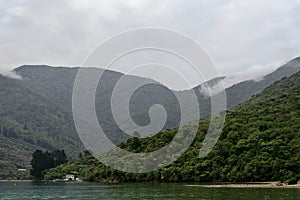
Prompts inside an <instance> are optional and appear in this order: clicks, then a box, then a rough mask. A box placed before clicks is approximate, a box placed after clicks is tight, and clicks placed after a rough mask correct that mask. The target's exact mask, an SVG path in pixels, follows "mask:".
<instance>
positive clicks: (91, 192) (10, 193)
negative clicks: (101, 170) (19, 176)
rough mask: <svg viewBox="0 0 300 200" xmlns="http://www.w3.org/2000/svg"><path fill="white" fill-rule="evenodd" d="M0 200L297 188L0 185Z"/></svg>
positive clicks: (291, 195) (201, 195) (225, 195)
mask: <svg viewBox="0 0 300 200" xmlns="http://www.w3.org/2000/svg"><path fill="white" fill-rule="evenodd" d="M0 199H1V200H7V199H11V200H19V199H22V200H27V199H28V200H31V199H80V200H81V199H108V200H111V199H159V200H164V199H167V200H171V199H180V200H184V199H203V200H204V199H210V200H219V199H224V200H225V199H226V200H227V199H232V200H240V199H246V200H247V199H255V200H260V199H272V200H273V199H281V200H285V199H292V200H300V189H296V188H224V187H191V185H190V184H172V183H165V184H158V183H119V184H104V183H33V182H27V183H26V182H22V183H21V182H19V183H17V185H16V186H14V184H13V183H12V182H0Z"/></svg>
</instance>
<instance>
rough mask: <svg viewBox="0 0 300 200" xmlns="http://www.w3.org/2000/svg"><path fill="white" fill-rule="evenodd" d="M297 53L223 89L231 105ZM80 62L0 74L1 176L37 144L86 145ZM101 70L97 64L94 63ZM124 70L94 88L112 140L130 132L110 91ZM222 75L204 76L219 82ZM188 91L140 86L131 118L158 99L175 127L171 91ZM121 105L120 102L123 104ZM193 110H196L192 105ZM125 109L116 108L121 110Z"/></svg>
mask: <svg viewBox="0 0 300 200" xmlns="http://www.w3.org/2000/svg"><path fill="white" fill-rule="evenodd" d="M299 60H300V58H295V59H293V60H292V61H290V62H288V63H287V64H286V65H283V66H282V67H280V68H279V69H277V70H276V71H275V72H272V73H271V74H269V75H267V76H265V77H264V78H263V79H262V80H260V81H244V82H241V83H237V84H236V85H233V86H232V87H230V88H228V89H226V93H227V103H228V106H229V107H232V106H235V105H237V104H239V103H241V102H244V101H245V100H247V99H249V98H250V97H251V96H252V95H254V94H257V93H260V92H261V91H262V90H263V89H264V88H266V87H267V86H269V85H270V84H272V83H274V82H275V81H277V80H280V79H281V78H283V77H288V76H290V75H292V74H294V73H296V72H297V71H299V69H300V61H299ZM77 70H78V68H76V67H75V68H67V67H50V66H45V65H36V66H31V65H24V66H21V67H18V68H16V69H15V70H14V72H15V73H17V74H18V75H20V76H22V79H11V78H8V77H5V76H1V75H0V179H5V178H7V177H11V176H15V175H18V174H19V173H18V172H17V169H18V168H27V169H28V168H29V167H30V159H31V156H30V155H31V154H32V153H33V151H34V150H35V149H40V150H48V151H53V150H57V149H60V150H62V149H64V150H65V152H66V154H67V156H68V158H69V159H74V158H75V157H77V156H78V154H79V152H82V151H83V150H84V147H83V145H82V144H81V142H80V140H79V138H78V135H77V133H76V129H75V126H74V122H73V117H72V112H71V111H72V89H73V84H74V79H75V77H76V73H77ZM98 70H101V69H98ZM122 76H123V74H121V73H118V72H114V71H106V72H105V73H104V75H103V77H102V78H101V80H100V84H99V86H98V89H97V93H96V111H97V117H98V120H99V123H100V124H101V126H102V128H103V130H104V131H105V132H106V133H107V135H108V137H110V139H111V140H112V141H114V142H115V143H116V144H120V143H121V142H123V141H125V140H126V139H127V138H128V137H129V136H128V135H126V134H124V133H123V132H122V131H121V130H120V128H119V127H118V126H117V125H116V123H115V121H114V118H113V115H112V111H111V101H110V97H111V94H112V91H113V89H114V86H115V84H116V82H117V81H118V80H119V79H120V77H122ZM126 78H127V79H128V80H130V81H131V82H137V83H140V82H142V83H145V82H152V83H153V82H155V81H153V80H149V79H146V78H142V77H136V76H126ZM223 78H224V77H217V78H215V79H213V80H211V81H209V82H208V85H209V86H213V85H215V84H218V82H219V81H220V80H222V79H223ZM202 86H203V85H200V86H198V87H196V88H194V91H196V93H197V94H198V98H199V100H200V102H201V103H200V110H201V116H202V117H203V116H206V115H208V114H209V113H210V112H209V109H210V99H209V98H207V97H205V96H204V95H203V92H202V91H201V90H202ZM190 92H192V91H191V90H186V91H171V90H169V89H168V88H167V87H165V86H163V85H161V84H159V83H157V84H150V85H147V86H144V87H142V88H139V89H138V90H137V91H136V92H135V93H134V95H133V97H132V98H131V100H130V111H131V117H132V118H133V120H134V121H135V122H136V123H137V124H139V125H141V126H143V125H146V124H148V123H149V122H150V118H149V115H148V112H149V108H150V107H151V106H152V105H154V104H161V105H163V107H164V108H165V110H166V112H167V121H166V124H165V126H164V129H170V128H174V127H177V126H178V125H179V122H180V107H179V105H178V101H177V99H176V97H175V95H174V93H176V94H178V95H181V96H182V97H184V96H187V95H186V94H189V93H190ZM121 106H123V105H121ZM190 113H191V115H193V114H194V113H193V112H192V111H191V112H190ZM121 114H123V113H120V115H121Z"/></svg>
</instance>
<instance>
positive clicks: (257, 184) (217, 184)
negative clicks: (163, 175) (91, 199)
mask: <svg viewBox="0 0 300 200" xmlns="http://www.w3.org/2000/svg"><path fill="white" fill-rule="evenodd" d="M3 182H8V183H22V182H23V183H26V182H27V183H28V182H35V181H34V180H0V183H3ZM40 182H53V181H40ZM66 183H108V182H89V181H69V182H67V181H66ZM110 183H116V184H118V183H123V182H110ZM124 183H132V182H124ZM134 183H136V182H134ZM140 183H155V182H140ZM160 183H162V184H168V183H165V182H160ZM171 184H184V186H187V187H207V188H297V189H300V184H299V183H298V184H293V185H288V184H285V183H280V182H271V181H270V182H244V183H243V182H239V183H233V182H207V183H184V182H181V183H171Z"/></svg>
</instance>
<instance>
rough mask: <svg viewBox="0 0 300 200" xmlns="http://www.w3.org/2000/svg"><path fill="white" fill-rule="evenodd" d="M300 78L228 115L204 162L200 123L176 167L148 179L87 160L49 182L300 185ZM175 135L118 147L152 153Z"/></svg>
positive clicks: (55, 172) (50, 174) (50, 175)
mask: <svg viewBox="0 0 300 200" xmlns="http://www.w3.org/2000/svg"><path fill="white" fill-rule="evenodd" d="M299 121H300V73H297V74H295V75H293V76H291V77H289V78H284V79H282V80H281V81H279V82H277V83H275V84H274V85H272V86H270V87H268V88H267V89H265V90H264V91H263V92H262V93H261V94H258V95H256V96H254V97H253V98H251V99H250V100H249V101H247V102H245V103H242V104H240V105H238V106H237V107H235V108H234V109H231V110H230V111H228V112H227V119H226V123H225V126H224V129H223V133H222V135H221V137H220V139H219V141H218V143H217V144H216V146H215V148H214V149H213V150H212V151H211V152H210V153H209V155H208V156H207V157H205V158H204V159H199V158H198V155H199V149H200V147H201V142H202V141H203V139H204V136H205V133H206V130H207V128H208V122H207V121H204V120H202V122H201V123H200V125H199V129H198V135H197V137H196V139H195V141H194V142H193V144H192V145H191V147H190V148H189V149H188V151H186V152H185V153H184V155H183V156H181V158H180V159H178V160H177V161H176V162H174V163H173V164H172V165H170V166H168V167H166V168H163V169H160V170H157V171H154V172H150V173H145V174H132V173H123V172H120V171H116V170H113V169H111V168H109V167H106V166H104V165H103V164H101V163H99V162H98V161H97V160H96V159H95V158H93V157H92V156H84V157H83V158H81V159H78V160H76V161H73V162H69V163H66V164H64V165H60V166H58V167H56V168H54V169H50V170H48V171H47V172H46V173H45V178H46V179H55V178H62V177H64V175H65V174H67V173H72V172H76V173H77V175H78V177H79V178H82V179H83V180H87V181H164V182H181V181H184V182H194V181H201V182H205V181H233V182H234V181H235V182H239V181H278V180H280V181H287V182H288V183H291V184H292V183H297V181H299V180H300V146H299V144H300V123H299ZM175 134H176V129H175V130H167V131H163V132H160V133H158V134H156V135H155V136H153V137H150V138H144V139H138V138H132V139H130V140H128V141H127V142H124V143H122V144H121V145H120V147H121V148H123V149H126V150H128V151H132V152H150V151H154V150H155V149H158V148H160V147H161V146H164V144H166V143H168V142H169V141H170V140H171V139H172V138H173V137H174V135H175Z"/></svg>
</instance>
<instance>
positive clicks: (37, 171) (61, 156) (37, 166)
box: [30, 150, 67, 180]
mask: <svg viewBox="0 0 300 200" xmlns="http://www.w3.org/2000/svg"><path fill="white" fill-rule="evenodd" d="M66 162H67V157H66V154H65V152H64V150H62V151H59V150H56V151H53V152H52V153H49V152H48V151H46V152H42V151H40V150H36V151H35V152H34V153H33V155H32V160H31V166H32V169H31V170H30V174H31V175H32V176H33V178H34V179H35V180H41V179H43V178H44V176H43V171H44V170H46V169H50V168H53V167H56V166H58V165H61V164H64V163H66Z"/></svg>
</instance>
